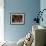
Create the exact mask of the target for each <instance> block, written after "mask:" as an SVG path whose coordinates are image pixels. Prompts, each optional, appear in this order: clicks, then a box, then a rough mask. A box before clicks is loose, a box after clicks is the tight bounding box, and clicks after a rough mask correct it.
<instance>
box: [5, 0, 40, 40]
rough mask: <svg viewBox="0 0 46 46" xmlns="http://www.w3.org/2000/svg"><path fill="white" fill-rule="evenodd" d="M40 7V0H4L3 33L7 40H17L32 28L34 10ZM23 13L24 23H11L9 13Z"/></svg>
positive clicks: (34, 15)
mask: <svg viewBox="0 0 46 46" xmlns="http://www.w3.org/2000/svg"><path fill="white" fill-rule="evenodd" d="M39 9H40V0H4V20H5V21H4V26H5V27H4V30H5V32H4V35H5V40H7V41H18V40H19V39H20V38H22V37H24V36H25V35H26V34H27V33H28V32H29V31H31V29H32V24H34V23H33V19H34V17H36V14H35V13H36V12H37V11H39ZM11 12H14V13H19V12H20V13H25V24H24V25H11V24H10V13H11Z"/></svg>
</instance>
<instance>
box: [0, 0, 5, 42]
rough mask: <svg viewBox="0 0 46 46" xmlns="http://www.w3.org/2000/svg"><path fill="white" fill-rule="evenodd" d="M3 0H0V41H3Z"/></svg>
mask: <svg viewBox="0 0 46 46" xmlns="http://www.w3.org/2000/svg"><path fill="white" fill-rule="evenodd" d="M3 1H4V0H1V1H0V42H2V41H4V2H3Z"/></svg>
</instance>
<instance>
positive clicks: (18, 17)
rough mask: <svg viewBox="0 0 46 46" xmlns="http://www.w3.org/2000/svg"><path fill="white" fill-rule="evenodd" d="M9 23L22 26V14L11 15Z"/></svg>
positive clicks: (23, 19)
mask: <svg viewBox="0 0 46 46" xmlns="http://www.w3.org/2000/svg"><path fill="white" fill-rule="evenodd" d="M10 23H11V24H24V23H25V17H24V13H11V14H10Z"/></svg>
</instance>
